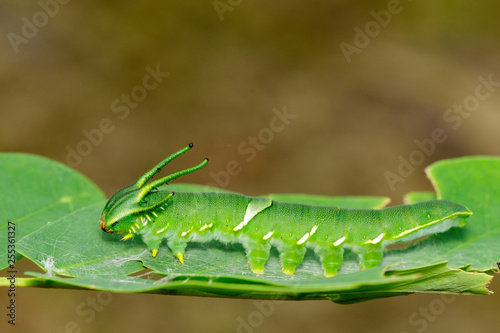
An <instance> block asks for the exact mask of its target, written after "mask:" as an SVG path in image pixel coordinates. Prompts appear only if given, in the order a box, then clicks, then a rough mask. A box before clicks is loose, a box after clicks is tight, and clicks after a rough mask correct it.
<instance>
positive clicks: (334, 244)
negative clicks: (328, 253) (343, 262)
mask: <svg viewBox="0 0 500 333" xmlns="http://www.w3.org/2000/svg"><path fill="white" fill-rule="evenodd" d="M344 241H345V236H344V237H342V238H339V239H337V240H336V241H335V243H333V246H339V245H340V244H342V243H343V242H344Z"/></svg>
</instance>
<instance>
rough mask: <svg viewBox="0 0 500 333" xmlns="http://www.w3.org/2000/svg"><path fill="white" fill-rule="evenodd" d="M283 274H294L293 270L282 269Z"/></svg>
mask: <svg viewBox="0 0 500 333" xmlns="http://www.w3.org/2000/svg"><path fill="white" fill-rule="evenodd" d="M283 273H285V274H286V275H293V273H295V268H283Z"/></svg>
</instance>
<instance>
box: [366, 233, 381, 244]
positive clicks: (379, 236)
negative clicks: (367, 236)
mask: <svg viewBox="0 0 500 333" xmlns="http://www.w3.org/2000/svg"><path fill="white" fill-rule="evenodd" d="M383 237H384V233H381V234H380V235H378V236H377V238H375V239H374V240H372V241H368V242H366V243H367V244H370V243H371V244H377V243H378V242H380V241H381V240H382V238H383Z"/></svg>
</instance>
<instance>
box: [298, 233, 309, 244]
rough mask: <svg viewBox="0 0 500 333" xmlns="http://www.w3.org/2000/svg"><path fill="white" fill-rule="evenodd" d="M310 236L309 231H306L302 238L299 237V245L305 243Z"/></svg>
mask: <svg viewBox="0 0 500 333" xmlns="http://www.w3.org/2000/svg"><path fill="white" fill-rule="evenodd" d="M308 238H309V233H306V234H305V235H304V236H302V238H301V239H299V241H298V242H297V245H301V244H304V243H305V242H306V240H307V239H308Z"/></svg>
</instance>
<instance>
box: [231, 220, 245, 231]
mask: <svg viewBox="0 0 500 333" xmlns="http://www.w3.org/2000/svg"><path fill="white" fill-rule="evenodd" d="M244 226H245V221H242V222H241V223H240V224H238V225H237V226H236V227H234V229H233V230H234V231H238V230H241V229H243V227H244Z"/></svg>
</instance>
